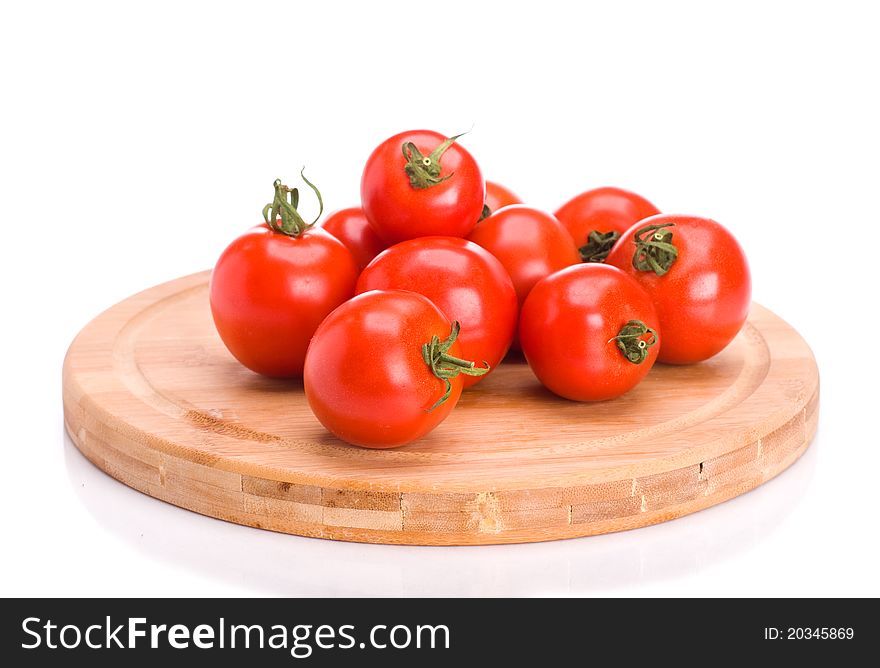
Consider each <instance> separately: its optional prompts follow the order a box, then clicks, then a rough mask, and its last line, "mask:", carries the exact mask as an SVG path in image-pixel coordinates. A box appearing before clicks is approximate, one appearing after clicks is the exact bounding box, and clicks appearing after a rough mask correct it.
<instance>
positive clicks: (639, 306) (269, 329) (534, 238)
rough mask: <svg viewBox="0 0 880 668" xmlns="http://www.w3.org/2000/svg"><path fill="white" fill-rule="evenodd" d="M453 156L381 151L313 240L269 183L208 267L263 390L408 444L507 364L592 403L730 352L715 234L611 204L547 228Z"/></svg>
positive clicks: (309, 228)
mask: <svg viewBox="0 0 880 668" xmlns="http://www.w3.org/2000/svg"><path fill="white" fill-rule="evenodd" d="M457 139H458V137H450V138H447V137H445V136H443V135H441V134H438V133H436V132H431V131H412V132H404V133H401V134H398V135H395V136H393V137H391V138H389V139H387V140H386V141H384V142H383V143H382V144H380V145H379V146H378V147H377V148H376V149H375V150H374V151H373V153H372V154H371V155H370V157H369V159H368V160H367V163H366V166H365V168H364V172H363V178H362V181H361V207H357V208H350V209H344V210H342V211H338V212H336V213H334V214H332V215H330V216H328V217H327V218H326V220H324V221H323V223H322V224H321V225H320V226H318V225H315V222H316V221H317V218H316V221H314V222H312V223H307V222H306V221H304V220H303V218H302V217H301V216H300V214H299V212H298V211H297V207H298V205H299V191H298V190H297V189H296V188H288V187H287V186H285V185H283V184H282V183H281V182H280V181H276V182H275V197H274V200H273V201H272V202H271V203H270V204H267V205H266V207H265V209H264V210H263V217H264V219H265V223H264V224H262V225H259V226H257V227H255V228H253V229H251V230H249V231H248V232H246V233H245V234H244V235H242V236H241V237H239V238H238V239H236V240H235V241H233V242H232V244H230V246H229V247H228V248H227V249H226V250H225V251H224V252H223V254H222V255H221V257H220V259H219V261H218V262H217V265H216V267H215V268H214V272H213V274H212V277H211V287H210V300H211V310H212V313H213V316H214V322H215V324H216V326H217V331H218V332H219V334H220V337H221V338H222V339H223V341H224V343H225V344H226V346H227V347H228V348H229V350H230V352H231V353H232V354H233V355H234V356H235V357H236V358H237V359H238V360H239V361H240V362H241V363H242V364H243V365H245V366H246V367H248V368H250V369H252V370H253V371H255V372H257V373H260V374H265V375H267V376H274V377H300V376H301V377H302V378H303V385H304V388H305V393H306V397H307V399H308V402H309V405H310V406H311V408H312V410H313V411H314V413H315V415H316V416H317V418H318V419H319V420H320V421H321V423H322V424H323V425H324V426H325V427H326V428H327V429H328V430H329V431H331V432H332V433H333V434H335V435H336V436H338V437H339V438H341V439H343V440H345V441H348V442H349V443H353V444H356V445H361V446H366V447H373V448H387V447H395V446H399V445H403V444H405V443H409V442H411V441H413V440H415V439H417V438H419V437H421V436H423V435H425V434H426V433H428V432H429V431H430V430H432V429H433V428H434V427H436V426H437V425H438V424H439V423H440V422H441V421H442V420H443V419H444V418H445V417H446V416H447V415H448V414H449V413H450V412H451V411H452V409H453V408H454V407H455V404H456V403H457V402H458V399H459V397H460V395H461V392H462V390H463V389H465V388H467V387H469V386H471V385H474V384H476V383H479V382H480V381H481V380H482V379H484V378H485V377H486V376H487V375H488V374H490V373H491V372H492V370H493V369H495V368H497V366H498V365H499V364H500V363H501V362H502V360H503V359H504V357H505V355H506V354H507V353H508V350H509V349H510V348H511V347H513V348H515V349H520V350H521V351H522V353H523V354H524V356H525V358H526V361H527V362H528V364H529V366H530V368H531V369H532V371H533V372H534V373H535V375H536V376H537V377H538V379H539V380H540V381H541V382H542V383H543V384H544V385H545V386H546V387H547V388H548V389H550V390H551V391H552V392H554V393H556V394H558V395H560V396H562V397H565V398H567V399H571V400H575V401H597V400H606V399H611V398H614V397H617V396H619V395H621V394H623V393H625V392H627V391H629V390H630V389H632V388H633V387H635V386H636V385H637V384H638V383H639V381H640V380H641V379H642V378H644V376H645V375H646V374H647V373H648V372H649V371H650V369H651V367H652V366H653V365H654V363H655V361H660V362H665V363H671V364H691V363H695V362H700V361H702V360H705V359H707V358H709V357H711V356H712V355H715V354H716V353H718V352H719V351H720V350H721V349H722V348H724V347H725V346H726V345H727V344H728V343H729V342H730V341H731V340H732V339H733V338H734V337H735V336H736V334H737V332H738V331H739V330H740V328H741V327H742V325H743V322H744V321H745V319H746V316H747V314H748V308H749V303H750V296H751V281H750V276H749V270H748V265H747V263H746V259H745V255H744V254H743V251H742V249H741V248H740V246H739V244H738V243H737V241H736V240H735V239H734V238H733V236H732V235H731V234H730V232H728V231H727V230H726V229H725V228H724V227H722V226H721V225H719V224H718V223H716V222H714V221H712V220H709V219H707V218H700V217H695V216H682V215H664V214H661V213H660V212H659V210H658V209H657V208H656V207H654V205H652V204H651V203H650V202H649V201H647V200H646V199H644V198H642V197H640V196H639V195H636V194H635V193H631V192H628V191H625V190H620V189H618V188H598V189H595V190H590V191H587V192H584V193H581V194H580V195H578V196H576V197H575V198H573V199H572V200H571V201H569V202H568V203H566V204H565V205H563V206H562V207H561V208H560V209H559V210H558V211H556V213H555V214H554V215H550V214H548V213H544V212H542V211H540V210H538V209H535V208H532V207H529V206H526V205H523V204H522V203H520V200H519V199H518V198H517V197H516V196H515V195H514V194H513V193H512V192H510V191H509V190H507V189H506V188H504V187H502V186H500V185H498V184H494V183H491V182H486V181H484V179H483V176H482V173H481V172H480V168H479V166H478V165H477V163H476V161H475V160H474V158H473V157H472V156H471V155H470V153H468V151H467V150H465V149H464V147H462V146H461V144H460V143H458V142H457V141H456V140H457ZM302 178H303V180H304V181H305V183H306V184H307V185H308V186H309V187H310V188H311V189H312V190H313V191H314V193H315V194H316V195H317V197H318V201H319V202H320V203H321V211H323V202H322V201H321V195H320V192H319V191H318V189H317V188H316V187H315V186H314V185H313V184H312V183H310V182H309V181H308V179H306V178H305V175H303V176H302ZM320 215H321V213H320V212H319V214H318V217H320Z"/></svg>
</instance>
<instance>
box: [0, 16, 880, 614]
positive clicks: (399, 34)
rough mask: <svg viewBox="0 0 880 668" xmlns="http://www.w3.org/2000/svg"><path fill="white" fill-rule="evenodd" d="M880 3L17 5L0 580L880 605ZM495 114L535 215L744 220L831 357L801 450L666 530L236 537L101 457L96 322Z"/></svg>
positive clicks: (7, 25) (8, 71) (5, 155)
mask: <svg viewBox="0 0 880 668" xmlns="http://www.w3.org/2000/svg"><path fill="white" fill-rule="evenodd" d="M872 4H873V3H869V2H864V3H855V2H835V3H821V4H820V3H809V2H792V3H783V2H773V3H770V2H758V3H751V2H738V3H727V6H726V7H724V8H722V7H718V6H717V3H699V2H694V3H666V2H664V3H639V2H627V3H606V2H603V3H595V4H593V3H590V4H587V3H574V2H559V3H556V2H549V1H547V0H545V1H544V2H540V3H535V2H525V3H520V2H512V1H510V0H508V1H507V2H503V3H501V2H492V3H490V2H474V1H471V2H453V1H450V0H446V1H444V2H440V1H437V2H427V1H426V2H412V1H410V2H372V3H371V2H352V3H338V2H328V1H324V2H310V3H293V2H288V3H277V4H273V3H263V2H249V3H239V5H238V6H236V5H233V4H231V3H230V4H227V3H222V2H211V3H182V2H173V3H163V2H155V1H154V2H149V3H106V4H99V3H94V2H80V3H63V4H62V3H58V4H51V3H40V2H31V3H24V2H21V3H5V4H4V5H3V9H2V14H0V76H2V97H3V101H2V104H0V116H2V123H0V140H2V141H0V161H2V163H0V221H2V232H0V249H2V257H0V272H2V282H0V286H2V291H3V292H2V302H0V309H2V310H0V313H2V324H0V344H2V346H0V350H2V351H3V356H2V358H0V380H2V384H0V393H2V395H0V407H2V411H3V415H2V425H3V429H2V441H0V444H2V449H3V455H2V467H3V468H2V485H0V495H2V496H0V501H2V506H0V508H2V513H3V515H2V517H3V526H2V529H0V531H2V539H0V542H2V549H0V564H2V568H0V593H2V594H3V595H24V596H36V595H52V594H54V595H73V594H78V595H118V596H135V595H147V596H150V595H237V594H310V595H317V594H330V595H343V594H349V595H351V594H354V595H419V594H423V595H424V594H437V595H450V594H465V595H489V594H494V595H510V594H515V595H541V594H551V595H584V594H587V595H589V594H602V595H696V596H704V595H708V596H712V595H734V596H736V595H769V596H782V595H847V596H853V595H873V596H877V595H880V581H878V577H877V574H876V561H877V548H878V537H877V505H878V503H877V484H876V474H877V472H878V471H880V436H878V422H877V399H878V389H877V383H878V377H880V364H878V362H877V359H878V355H880V352H878V348H880V328H878V325H880V322H878V316H877V303H878V299H877V295H876V292H877V287H878V280H877V267H878V263H880V255H878V234H880V228H878V224H880V215H878V189H880V169H878V156H880V131H878V127H880V122H878V119H880V104H878V99H877V94H878V85H877V83H878V79H877V65H878V63H880V47H878V44H880V42H878V39H877V35H876V27H877V25H878V22H877V20H876V17H875V16H873V15H872V11H871V10H872ZM471 125H473V126H474V129H473V131H472V132H471V133H470V134H469V135H467V136H466V137H465V138H463V139H462V140H461V141H462V143H463V144H464V145H465V146H466V147H467V148H468V149H469V150H471V151H472V152H473V154H474V155H475V156H476V157H477V159H478V160H479V161H480V163H481V166H482V167H483V170H484V173H485V174H486V176H487V177H488V178H490V179H493V180H497V181H500V182H502V183H505V184H507V185H508V186H509V187H511V188H512V189H514V190H515V191H516V192H518V193H519V194H520V196H521V197H523V198H524V199H525V200H526V201H527V202H529V203H532V204H534V205H536V206H539V207H542V208H547V209H549V210H551V211H552V210H553V209H555V208H556V207H557V206H558V205H559V204H560V203H561V202H563V201H564V200H565V199H567V198H568V197H570V196H571V195H574V194H575V193H577V192H579V191H581V190H584V189H587V188H590V187H595V186H599V185H619V186H623V187H628V188H631V189H633V190H635V191H637V192H640V193H642V194H644V195H645V196H647V197H648V198H649V199H651V200H653V201H654V202H655V203H656V204H657V205H658V206H659V207H660V208H661V209H662V210H664V211H670V212H689V213H696V214H702V215H706V216H710V217H714V218H716V219H717V220H719V221H721V222H723V223H724V224H725V225H726V226H728V227H729V228H730V229H732V230H733V231H734V233H735V234H736V235H737V236H738V238H739V239H740V241H741V242H742V244H743V246H744V247H745V248H746V250H747V253H748V255H749V258H750V261H751V265H752V271H753V278H754V286H755V287H754V297H755V299H756V300H757V301H759V302H761V303H763V304H765V305H767V306H769V307H770V308H771V309H773V310H774V311H776V312H777V313H778V314H779V315H781V316H782V317H783V318H785V319H786V320H788V321H789V322H790V323H791V324H793V325H794V326H795V327H796V328H797V329H798V330H799V331H800V332H801V333H802V334H803V335H804V337H805V338H806V339H807V340H808V341H809V343H810V344H811V345H812V347H813V350H814V352H815V354H816V356H817V358H818V361H819V366H820V371H821V376H822V400H821V410H820V415H821V417H820V429H819V434H818V436H817V438H816V440H815V441H814V443H813V445H812V447H811V448H810V450H809V451H808V452H807V454H806V455H805V456H804V457H803V459H802V460H801V461H800V462H799V463H798V464H796V465H795V466H794V467H792V468H791V469H790V470H789V471H787V472H786V473H784V474H783V475H782V476H780V477H779V478H778V479H776V480H775V481H773V482H771V483H769V484H767V485H765V486H764V487H762V488H759V489H758V490H756V491H754V492H752V493H749V494H747V495H745V496H744V497H741V498H738V499H736V500H733V501H731V502H728V503H726V504H723V505H722V506H719V507H716V508H714V509H711V510H707V511H704V512H701V513H698V514H696V515H692V516H690V517H687V518H684V519H681V520H677V521H675V522H671V523H668V524H665V525H660V526H656V527H652V528H647V529H640V530H636V531H631V532H628V533H623V534H616V535H608V536H600V537H595V538H587V539H580V540H571V541H565V542H557V543H548V544H539V545H523V546H504V547H484V548H439V549H438V548H410V547H386V546H372V545H355V544H345V543H334V542H325V541H320V540H311V539H304V538H298V537H293V536H285V535H279V534H272V533H269V532H263V531H259V530H253V529H248V528H244V527H239V526H234V525H229V524H225V523H223V522H220V521H217V520H213V519H209V518H205V517H201V516H198V515H194V514H191V513H188V512H186V511H183V510H179V509H177V508H174V507H172V506H168V505H166V504H163V503H162V502H159V501H156V500H153V499H150V498H148V497H146V496H143V495H141V494H139V493H137V492H134V491H132V490H130V489H128V488H126V487H124V486H123V485H121V484H119V483H116V482H115V481H113V480H111V479H110V478H108V477H107V476H105V475H103V474H102V473H100V472H99V471H97V470H96V469H95V468H93V467H92V466H91V465H90V464H89V463H88V462H86V461H85V460H84V459H83V458H82V457H81V456H80V455H79V453H78V452H77V451H76V449H75V448H74V447H73V446H72V445H71V443H70V441H69V440H68V439H67V438H66V437H65V436H64V434H63V427H62V417H61V393H60V380H61V363H62V359H63V355H64V352H65V350H66V347H67V345H68V344H69V342H70V340H71V339H72V338H73V336H74V335H75V334H76V333H77V331H79V329H80V328H81V327H82V326H83V325H85V324H86V322H88V320H90V319H91V318H92V317H94V316H95V315H97V314H98V313H99V312H100V311H102V310H103V309H104V308H106V307H107V306H109V305H111V304H113V303H115V302H117V301H119V300H121V299H123V298H125V297H127V296H128V295H129V294H131V293H133V292H136V291H138V290H141V289H143V288H145V287H148V286H151V285H154V284H156V283H159V282H162V281H165V280H169V279H172V278H175V277H177V276H179V275H182V274H187V273H191V272H193V271H197V270H201V269H205V268H208V267H210V266H211V265H212V264H213V262H214V260H215V259H216V257H217V256H218V254H219V253H220V251H221V250H222V248H223V247H224V246H225V245H226V244H227V243H228V242H229V241H230V240H231V239H232V238H233V237H234V236H235V235H236V234H238V233H239V232H241V231H242V230H244V229H245V228H247V227H249V226H250V225H251V224H253V223H255V222H257V221H258V220H259V219H260V209H261V207H262V206H263V204H264V203H265V202H267V201H269V199H270V198H271V194H272V193H271V184H272V181H273V180H274V179H275V178H276V177H278V176H281V177H283V178H285V179H288V180H291V181H292V180H293V179H294V178H295V176H296V174H297V172H298V170H299V168H300V166H301V165H303V164H306V165H308V174H309V175H310V176H311V178H312V179H313V180H314V181H315V182H316V183H318V184H319V186H320V187H321V188H322V191H323V193H324V195H325V198H326V201H327V202H328V205H329V206H330V208H340V207H343V206H349V205H352V204H356V203H357V197H358V183H359V178H360V171H361V168H362V164H363V161H364V159H365V158H366V156H367V154H368V153H369V151H370V150H371V149H372V147H373V146H374V145H375V144H377V143H378V142H379V141H381V140H382V139H384V138H385V137H386V136H389V135H391V134H393V133H395V132H397V131H400V130H403V129H410V128H414V127H428V128H433V129H436V130H438V131H440V132H444V133H449V134H451V133H455V132H460V131H462V130H465V129H467V128H469V127H471ZM305 208H306V210H307V211H308V210H309V209H308V207H307V206H306V207H305Z"/></svg>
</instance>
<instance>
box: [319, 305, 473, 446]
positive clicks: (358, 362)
mask: <svg viewBox="0 0 880 668" xmlns="http://www.w3.org/2000/svg"><path fill="white" fill-rule="evenodd" d="M451 327H452V324H451V323H450V322H449V320H448V319H447V318H446V316H445V315H443V313H442V312H441V311H440V309H438V308H437V307H436V306H435V305H434V304H432V303H431V302H430V300H428V299H427V298H426V297H423V296H422V295H419V294H416V293H414V292H405V291H403V290H373V291H371V292H365V293H363V294H360V295H357V296H356V297H354V298H353V299H350V300H349V301H347V302H345V303H344V304H343V305H342V306H340V307H339V308H337V309H336V310H334V311H333V312H332V313H331V314H330V315H329V316H327V318H326V319H325V320H324V322H322V323H321V326H320V327H318V330H317V331H316V332H315V336H314V337H313V338H312V343H311V345H310V346H309V351H308V355H307V356H306V366H305V372H304V374H303V384H304V387H305V393H306V398H307V399H308V402H309V406H311V408H312V411H313V412H314V413H315V416H317V418H318V420H320V422H321V424H323V425H324V426H325V427H326V428H327V429H328V430H329V431H330V432H331V433H333V434H334V435H336V436H337V437H339V438H341V439H342V440H344V441H347V442H349V443H352V444H354V445H360V446H364V447H367V448H394V447H397V446H400V445H404V444H406V443H409V442H411V441H414V440H416V439H418V438H421V437H422V436H424V435H425V434H427V433H428V432H429V431H431V430H432V429H434V427H436V426H437V425H438V424H440V423H441V422H442V421H443V420H444V419H445V418H446V416H447V415H449V413H450V412H451V411H452V409H453V408H454V407H455V404H456V403H457V402H458V399H459V397H460V396H461V389H462V376H456V377H455V378H452V379H450V383H451V385H452V392H451V394H450V395H449V398H448V399H447V400H446V401H445V402H444V403H442V404H441V405H439V406H437V407H436V408H434V410H432V411H430V412H428V411H427V410H426V409H429V408H430V407H431V406H432V405H433V404H434V403H435V402H436V401H437V400H438V399H439V398H440V397H442V396H443V393H444V392H445V389H446V386H445V383H444V382H443V381H442V380H440V379H439V378H437V377H436V376H435V375H434V374H433V372H432V371H431V369H430V367H428V365H427V364H425V361H424V359H422V344H424V343H427V342H429V341H430V340H431V337H432V336H434V335H436V336H438V337H440V339H441V340H443V339H445V338H446V337H448V336H449V332H450V330H451ZM449 354H450V355H454V356H459V355H460V354H461V347H460V346H459V344H458V341H456V342H455V343H453V344H452V346H451V348H450V349H449Z"/></svg>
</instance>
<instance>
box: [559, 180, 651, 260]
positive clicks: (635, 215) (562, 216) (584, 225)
mask: <svg viewBox="0 0 880 668" xmlns="http://www.w3.org/2000/svg"><path fill="white" fill-rule="evenodd" d="M658 213H660V210H659V209H658V208H657V207H656V206H654V205H653V204H651V202H649V201H648V200H646V199H645V198H644V197H642V196H641V195H637V194H636V193H634V192H630V191H629V190H623V189H622V188H612V187H604V188H594V189H593V190H587V191H586V192H582V193H581V194H580V195H575V196H574V197H573V198H572V199H570V200H569V201H568V202H566V203H565V204H563V205H562V206H561V207H559V209H558V210H557V211H556V213H555V214H554V215H555V216H556V217H557V218H558V219H559V222H561V223H562V224H563V225H565V228H566V229H567V230H568V231H569V233H570V234H571V236H572V237H573V238H574V240H575V243H576V244H577V246H578V247H580V246H583V245H584V244H586V243H587V237H588V236H589V234H590V232H592V231H593V230H597V231H598V232H619V233H621V234H623V233H624V232H626V231H627V230H628V229H629V228H630V227H631V226H632V225H633V223H637V222H638V221H640V220H642V219H643V218H647V217H648V216H655V215H657V214H658Z"/></svg>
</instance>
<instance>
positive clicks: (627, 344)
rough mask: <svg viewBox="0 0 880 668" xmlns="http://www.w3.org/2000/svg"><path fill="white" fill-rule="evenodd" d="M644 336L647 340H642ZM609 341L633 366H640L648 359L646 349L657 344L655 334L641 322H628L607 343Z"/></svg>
mask: <svg viewBox="0 0 880 668" xmlns="http://www.w3.org/2000/svg"><path fill="white" fill-rule="evenodd" d="M644 336H647V337H648V338H647V339H644V338H642V337H644ZM611 341H614V342H615V343H616V344H617V347H618V349H619V350H620V352H621V353H623V356H624V357H626V359H627V360H629V361H630V362H632V363H633V364H641V363H642V362H644V361H645V360H646V359H647V357H648V348H650V347H651V346H653V345H654V344H656V343H657V332H655V331H654V330H653V329H651V328H650V327H648V326H647V325H646V324H645V323H643V322H642V321H641V320H630V321H629V322H628V323H626V324H625V325H624V326H623V327H622V328H621V329H620V332H618V334H617V336H615V337H614V338H613V339H610V340H609V341H608V343H611Z"/></svg>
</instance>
